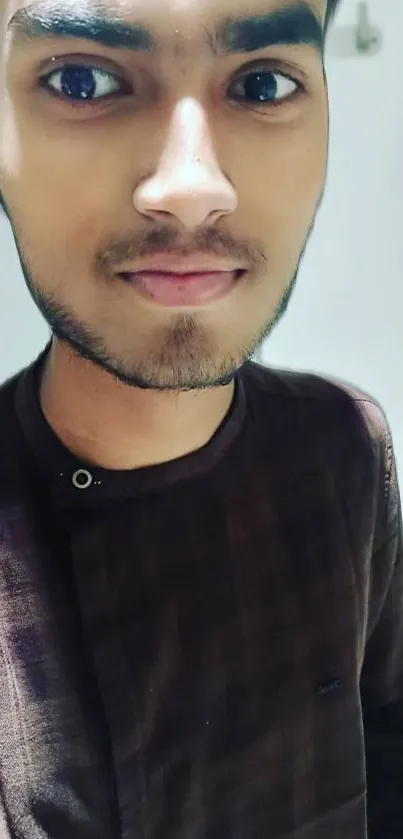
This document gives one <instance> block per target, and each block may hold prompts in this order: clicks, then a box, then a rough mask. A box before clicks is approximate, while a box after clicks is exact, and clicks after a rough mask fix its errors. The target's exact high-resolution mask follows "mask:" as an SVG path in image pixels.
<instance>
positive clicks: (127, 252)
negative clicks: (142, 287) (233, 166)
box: [96, 227, 267, 274]
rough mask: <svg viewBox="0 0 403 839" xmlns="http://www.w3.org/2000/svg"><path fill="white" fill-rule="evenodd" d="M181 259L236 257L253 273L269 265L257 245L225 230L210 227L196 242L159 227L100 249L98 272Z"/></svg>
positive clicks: (199, 234) (97, 258) (121, 239)
mask: <svg viewBox="0 0 403 839" xmlns="http://www.w3.org/2000/svg"><path fill="white" fill-rule="evenodd" d="M162 252H163V253H165V254H167V255H169V256H174V257H178V258H186V257H191V256H193V255H194V254H195V253H197V254H202V255H205V256H209V257H211V256H218V257H224V258H227V257H229V258H234V259H236V260H237V261H239V262H241V263H242V264H244V265H245V267H248V268H249V269H251V270H257V269H259V268H262V267H263V266H265V265H267V257H266V256H265V254H264V253H263V251H262V250H261V249H260V248H259V246H258V245H257V244H256V245H255V244H251V243H250V242H249V241H248V242H246V241H244V240H242V241H241V240H237V241H235V239H234V237H233V236H232V235H231V234H230V233H228V232H227V231H225V230H218V229H217V228H207V229H205V230H200V231H198V232H197V233H196V234H195V235H194V236H193V237H192V240H189V239H187V241H184V240H183V238H181V237H180V236H179V235H178V233H177V231H175V230H173V229H171V228H169V227H158V228H157V227H155V228H153V229H152V230H147V231H145V232H144V233H142V234H137V235H135V234H134V235H133V234H128V235H127V236H126V237H124V238H123V237H122V238H120V239H115V240H114V241H109V243H108V244H106V243H105V245H104V246H102V247H101V248H99V251H98V254H97V256H96V267H97V271H98V272H100V273H101V274H106V273H108V274H109V272H110V271H111V270H113V269H114V268H115V269H116V268H117V267H118V266H119V265H121V264H122V263H123V262H135V261H136V260H139V259H144V258H146V257H153V256H160V255H161V253H162Z"/></svg>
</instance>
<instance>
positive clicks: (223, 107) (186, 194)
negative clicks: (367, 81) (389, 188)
mask: <svg viewBox="0 0 403 839" xmlns="http://www.w3.org/2000/svg"><path fill="white" fill-rule="evenodd" d="M335 5H336V4H335V3H334V2H330V3H329V2H327V3H326V0H310V2H306V0H305V2H294V1H291V0H289V1H288V0H282V2H278V0H203V2H201V1H200V0H181V1H180V2H174V0H119V2H110V0H100V2H95V0H82V2H81V0H39V2H38V0H33V2H25V0H3V8H2V49H1V78H0V84H1V90H0V188H1V193H2V200H3V206H4V208H5V211H6V213H7V215H8V217H9V219H10V222H11V225H12V227H13V231H14V235H15V241H16V244H17V247H18V250H19V254H20V258H21V264H22V267H23V271H24V274H25V277H26V281H27V285H28V288H29V289H30V292H31V294H32V296H33V298H34V300H35V302H36V304H37V305H38V307H39V309H40V311H41V312H42V313H43V315H44V316H45V318H46V319H47V321H48V323H49V326H50V327H51V330H52V342H51V345H50V346H49V347H48V348H47V349H46V351H45V352H44V353H43V355H42V356H41V358H40V359H39V360H38V361H37V362H36V363H35V364H34V365H33V366H32V367H31V368H30V369H29V370H27V371H25V372H24V373H23V374H21V375H20V376H18V377H16V378H15V379H13V380H12V381H10V382H8V383H7V384H6V385H4V386H3V388H2V391H1V394H0V423H1V429H2V434H1V441H0V551H1V555H0V556H1V562H0V644H1V647H0V685H1V691H0V791H1V799H0V800H1V805H0V807H1V809H0V814H1V815H0V819H1V829H0V836H1V839H17V837H18V839H45V837H46V839H73V838H74V839H120V837H125V839H286V837H287V839H341V837H343V839H366V837H370V839H401V837H402V836H403V796H402V792H403V570H402V541H401V511H400V502H399V492H398V486H397V481H396V467H395V461H394V455H393V449H392V443H391V437H390V432H389V428H388V425H387V422H386V420H385V417H384V414H383V412H382V410H381V409H380V408H379V407H378V405H377V404H376V403H375V402H374V401H373V400H371V399H370V398H369V397H367V396H365V394H362V393H361V392H359V391H355V390H353V389H352V388H349V387H347V386H344V385H342V384H340V385H339V384H336V383H332V382H330V381H327V380H325V379H324V378H322V377H318V376H314V375H308V374H299V373H289V372H288V373H286V372H281V371H277V370H266V369H263V368H261V367H259V366H257V365H255V364H253V363H252V362H251V361H250V359H251V357H252V356H253V353H254V351H255V350H256V348H257V347H258V346H259V344H260V343H261V341H262V340H263V339H264V338H265V337H267V336H268V335H269V333H270V332H271V330H272V329H273V327H274V325H275V324H276V322H277V321H278V319H279V318H280V317H281V315H282V314H283V313H284V311H285V310H286V307H287V304H288V301H289V299H290V296H291V293H292V289H293V287H294V284H295V278H296V276H297V271H298V265H299V262H300V259H301V255H302V254H303V252H304V248H305V245H306V242H307V240H308V237H309V234H310V231H311V229H312V225H313V222H314V218H315V215H316V212H317V208H318V206H319V203H320V200H321V196H322V192H323V188H324V182H325V173H326V160H327V144H328V109H327V93H326V79H325V74H324V67H323V46H324V40H325V34H326V28H327V25H328V23H329V20H330V17H331V14H332V12H333V11H334V7H335ZM324 281H325V278H324Z"/></svg>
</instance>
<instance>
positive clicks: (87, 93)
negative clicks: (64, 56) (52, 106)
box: [41, 64, 123, 102]
mask: <svg viewBox="0 0 403 839" xmlns="http://www.w3.org/2000/svg"><path fill="white" fill-rule="evenodd" d="M41 86H42V87H45V88H48V89H49V90H51V91H54V93H56V94H59V95H60V96H63V97H65V98H66V99H70V100H71V101H72V102H92V101H94V100H96V99H103V98H105V97H107V96H111V95H113V94H114V93H119V92H120V91H121V90H122V88H123V82H122V81H121V80H119V79H118V78H117V76H114V75H113V74H112V73H108V72H107V71H106V70H101V69H97V68H95V67H86V66H84V65H83V66H80V65H74V64H73V65H71V66H64V67H61V68H60V69H59V70H54V71H53V72H52V73H49V74H48V75H47V76H45V77H43V78H42V79H41Z"/></svg>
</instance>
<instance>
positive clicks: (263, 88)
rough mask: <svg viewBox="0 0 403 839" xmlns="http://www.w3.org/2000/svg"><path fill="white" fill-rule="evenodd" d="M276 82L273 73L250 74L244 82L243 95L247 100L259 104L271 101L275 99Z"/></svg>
mask: <svg viewBox="0 0 403 839" xmlns="http://www.w3.org/2000/svg"><path fill="white" fill-rule="evenodd" d="M277 87H278V86H277V81H276V77H275V74H274V73H267V72H262V71H260V72H257V73H251V74H250V75H249V76H248V77H247V78H246V80H245V93H246V95H247V97H248V99H249V98H250V99H254V100H255V101H256V100H258V101H260V102H267V101H268V100H269V101H271V100H273V99H275V98H276V94H277Z"/></svg>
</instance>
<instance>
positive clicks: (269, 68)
mask: <svg viewBox="0 0 403 839" xmlns="http://www.w3.org/2000/svg"><path fill="white" fill-rule="evenodd" d="M75 68H76V69H82V70H90V71H95V72H98V73H100V74H101V75H103V76H104V77H109V79H111V80H113V81H115V82H117V83H118V84H119V86H120V88H121V89H120V90H119V91H116V92H114V93H111V94H109V95H105V96H99V97H97V98H95V99H87V100H85V99H83V100H75V99H69V97H68V96H67V95H65V94H63V93H61V92H58V91H56V90H54V89H53V88H52V87H51V86H50V84H49V82H50V80H51V79H52V78H53V77H54V76H55V75H56V74H58V73H63V72H65V71H66V70H73V69H75ZM259 73H268V74H269V75H272V76H281V78H283V79H286V80H287V81H289V82H292V83H293V84H295V86H296V90H295V91H294V92H293V93H291V94H290V95H288V96H284V97H282V98H281V99H279V100H277V101H276V100H274V101H272V102H262V103H259V102H253V101H249V100H248V99H247V98H246V97H232V98H233V100H234V101H235V102H238V103H241V104H242V103H244V104H245V105H246V106H249V108H254V109H258V110H263V109H265V110H267V109H275V108H280V107H285V106H286V105H289V104H291V103H292V102H293V101H294V100H295V99H296V98H297V97H299V96H300V95H301V94H303V93H305V92H306V89H305V87H304V85H303V84H302V83H301V81H299V80H298V79H296V78H295V77H293V76H292V75H290V74H289V73H286V72H284V70H282V69H279V68H278V67H275V66H273V65H265V64H260V65H256V66H253V67H250V68H249V69H248V70H246V71H244V72H243V73H241V74H239V75H238V76H237V77H235V79H234V80H233V82H232V83H231V86H233V85H234V84H236V83H239V82H242V81H243V80H246V79H247V78H248V76H253V75H257V74H259ZM39 87H40V88H41V89H42V90H44V91H45V93H47V94H48V95H49V96H51V97H53V98H55V99H58V100H59V101H60V102H62V103H64V104H65V105H67V107H70V108H74V109H82V108H86V109H88V108H90V107H92V108H94V107H99V106H100V105H102V103H106V102H110V101H111V100H112V99H115V98H117V97H121V96H125V95H129V93H130V86H129V84H128V83H127V82H125V81H124V79H122V78H121V77H120V76H119V75H118V74H117V73H113V72H112V71H111V70H106V69H105V68H104V67H100V66H97V65H93V64H90V63H85V61H84V60H83V61H82V62H80V63H79V62H75V63H73V62H71V63H64V64H59V65H58V66H56V67H54V69H53V70H51V71H50V72H48V73H46V74H45V75H42V76H41V77H40V79H39Z"/></svg>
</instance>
